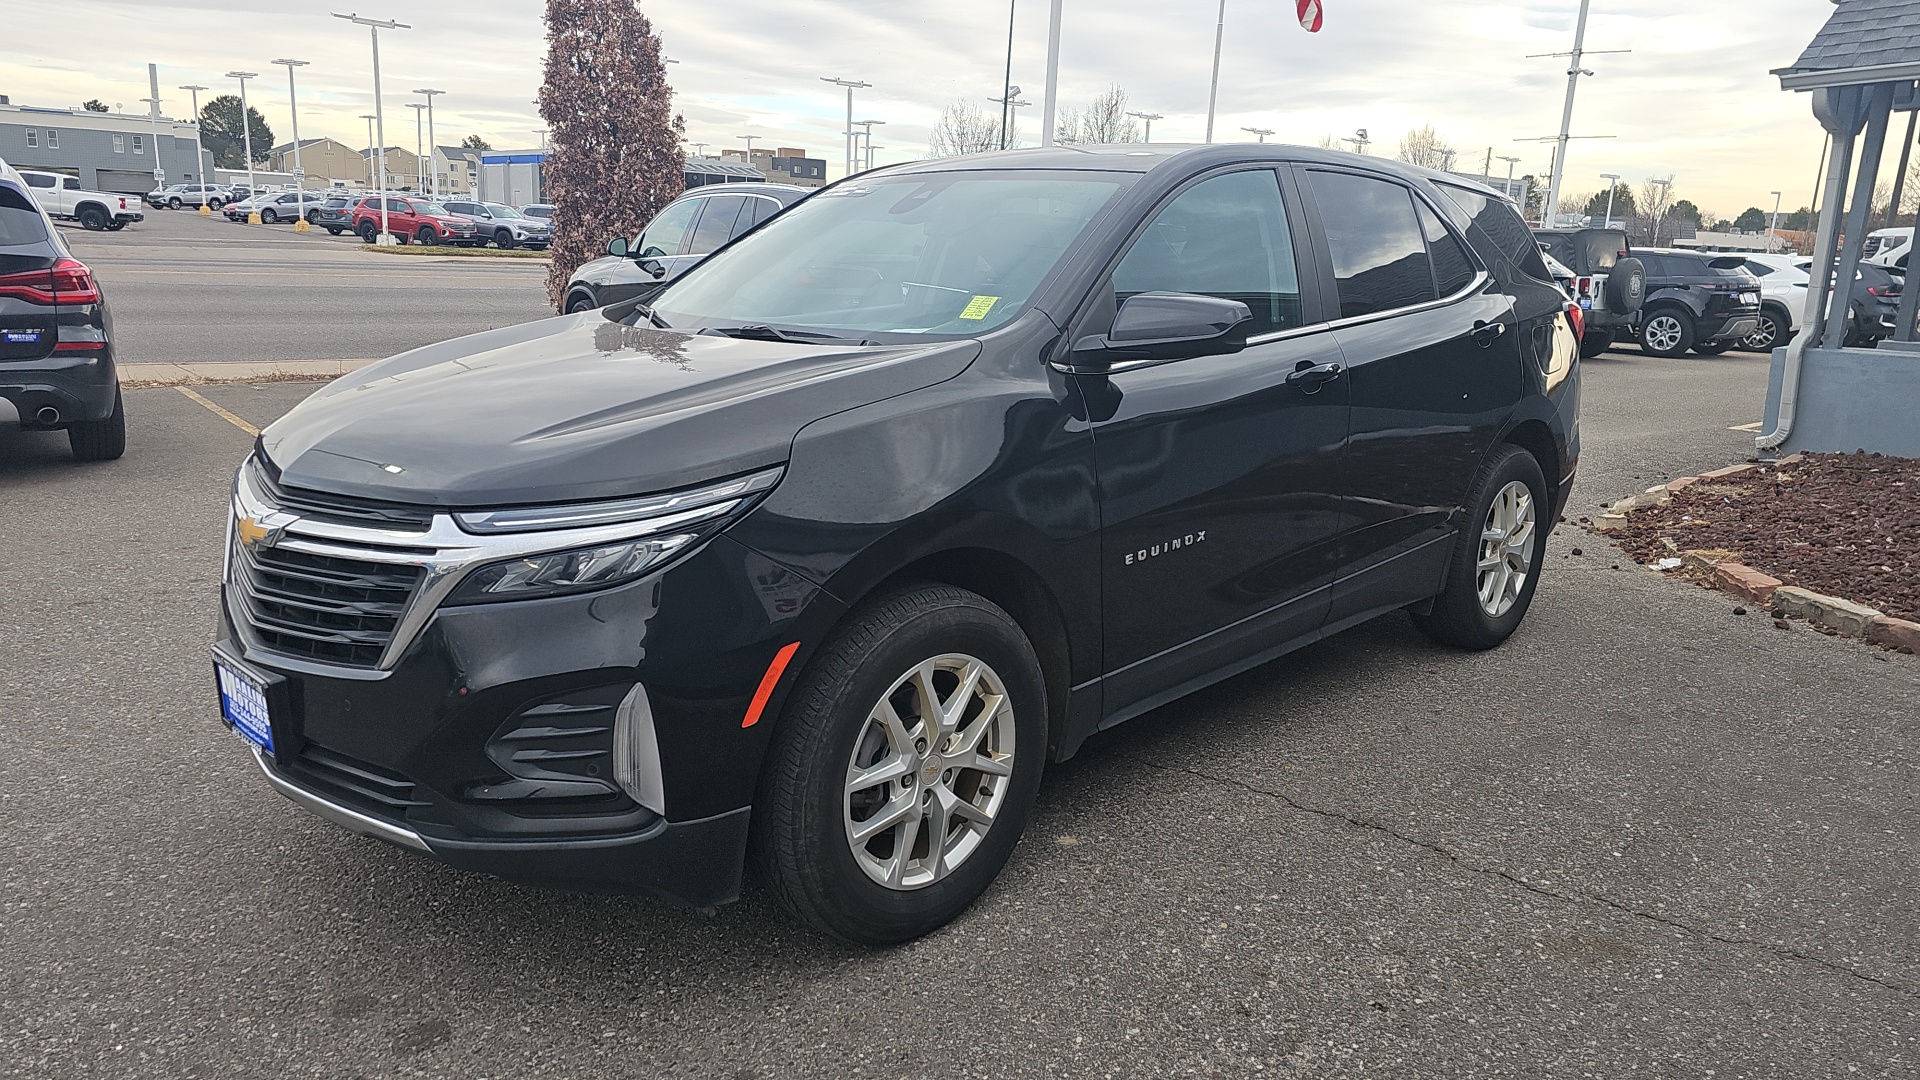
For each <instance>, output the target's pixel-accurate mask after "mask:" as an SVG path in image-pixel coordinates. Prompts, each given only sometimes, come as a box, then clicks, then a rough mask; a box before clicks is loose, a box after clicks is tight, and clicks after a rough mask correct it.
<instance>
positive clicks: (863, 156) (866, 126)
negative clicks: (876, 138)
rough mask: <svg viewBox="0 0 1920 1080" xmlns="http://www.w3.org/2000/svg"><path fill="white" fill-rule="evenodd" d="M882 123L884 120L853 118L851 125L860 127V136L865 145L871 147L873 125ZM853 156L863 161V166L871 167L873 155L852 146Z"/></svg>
mask: <svg viewBox="0 0 1920 1080" xmlns="http://www.w3.org/2000/svg"><path fill="white" fill-rule="evenodd" d="M884 123H886V121H885V120H855V121H854V122H853V126H854V127H857V128H859V129H860V136H861V138H863V139H865V140H866V145H867V146H869V147H871V146H872V145H873V126H874V125H875V124H884ZM854 158H855V160H857V161H860V162H862V163H864V167H865V168H869V169H871V168H873V164H872V160H873V155H872V154H871V153H867V152H864V151H862V150H861V149H860V148H859V147H858V146H856V147H855V148H854Z"/></svg>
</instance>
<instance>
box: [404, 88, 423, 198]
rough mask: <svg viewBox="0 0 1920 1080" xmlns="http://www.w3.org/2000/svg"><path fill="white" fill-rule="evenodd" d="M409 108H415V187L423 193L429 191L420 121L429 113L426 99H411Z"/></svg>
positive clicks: (408, 104)
mask: <svg viewBox="0 0 1920 1080" xmlns="http://www.w3.org/2000/svg"><path fill="white" fill-rule="evenodd" d="M407 108H409V109H412V110H413V188H414V190H415V191H418V192H419V193H421V194H422V195H424V194H426V193H427V170H426V165H425V163H424V162H425V159H423V158H422V157H421V156H420V122H421V118H422V117H424V116H426V115H427V105H426V102H424V101H409V102H407Z"/></svg>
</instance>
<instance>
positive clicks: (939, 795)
mask: <svg viewBox="0 0 1920 1080" xmlns="http://www.w3.org/2000/svg"><path fill="white" fill-rule="evenodd" d="M963 695H964V696H963ZM929 697H931V698H932V704H931V705H929V704H928V700H929ZM1046 710H1047V698H1046V684H1045V681H1044V679H1043V678H1042V676H1041V672H1040V663H1039V660H1038V659H1037V658H1036V657H1035V655H1034V651H1033V647H1032V645H1031V644H1030V643H1029V642H1028V641H1027V638H1026V635H1025V634H1024V633H1022V632H1021V630H1020V626H1019V624H1018V623H1016V622H1014V621H1013V619H1012V617H1011V616H1009V615H1008V614H1007V613H1006V612H1004V611H1002V610H1000V609H999V608H998V607H995V606H994V605H993V604H992V603H989V602H988V601H987V600H986V599H985V598H983V597H981V596H978V595H976V594H974V593H970V592H967V591H965V590H963V589H957V588H954V587H952V586H948V585H923V586H918V587H913V588H908V589H905V590H903V591H900V592H895V593H891V594H889V595H886V596H883V597H881V598H879V599H877V600H875V601H873V602H871V603H869V604H867V605H866V606H865V607H863V608H862V609H861V610H859V611H857V612H855V613H854V614H853V615H852V616H850V617H849V618H848V619H847V621H846V622H845V623H844V624H843V625H842V626H841V627H840V629H838V630H837V631H836V632H835V633H834V635H833V636H832V637H831V638H829V639H828V640H827V642H826V643H825V644H824V645H822V646H821V648H820V652H819V653H818V655H816V656H815V657H813V658H812V660H810V661H809V662H808V664H807V667H806V670H805V671H804V672H803V673H802V674H801V676H800V679H799V681H798V682H797V683H796V684H795V685H794V688H793V691H792V696H791V697H790V698H789V700H788V702H787V705H786V708H785V710H784V711H783V714H782V715H781V717H780V718H779V721H778V724H779V727H778V728H777V729H776V730H775V731H774V733H773V745H772V746H771V748H770V749H769V752H768V758H767V765H766V771H765V774H764V779H763V780H762V783H761V790H760V794H759V797H758V798H756V799H755V800H754V813H753V836H752V844H751V851H752V853H753V859H754V865H755V867H756V868H757V870H758V872H759V874H760V876H761V878H762V879H763V880H764V881H765V882H766V885H767V887H768V889H769V891H770V892H772V894H773V896H774V898H775V899H776V900H778V901H779V902H780V903H781V905H782V906H784V907H786V909H787V910H788V911H790V912H792V913H793V915H794V916H795V917H796V918H798V919H800V920H801V921H802V922H805V923H807V924H808V925H810V926H813V927H815V928H816V929H819V930H821V931H823V932H825V933H828V934H832V935H833V936H835V937H838V938H841V939H844V940H846V941H852V942H857V943H859V944H863V945H895V944H899V943H900V942H904V941H910V940H912V939H914V938H916V937H919V936H920V935H922V934H925V933H928V932H929V931H932V930H935V929H938V928H939V927H940V926H942V925H944V924H946V923H947V922H949V921H950V920H952V919H953V918H954V917H956V916H957V915H959V914H960V913H961V912H962V911H964V910H966V908H967V906H968V905H969V904H971V903H973V901H974V900H975V899H976V898H977V897H978V896H979V895H980V893H981V892H982V891H984V890H985V889H986V887H987V886H988V885H989V884H991V883H992V882H993V879H994V878H995V876H997V875H998V874H999V872H1000V868H1001V867H1002V866H1003V865H1005V863H1006V861H1007V857H1008V856H1009V855H1010V854H1011V853H1012V852H1013V847H1014V845H1015V844H1016V843H1017V842H1018V841H1019V839H1020V833H1021V832H1022V830H1024V829H1025V828H1026V824H1027V818H1028V816H1029V814H1030V813H1031V811H1032V808H1033V800H1034V795H1035V793H1036V792H1037V791H1038V790H1039V787H1040V774H1041V771H1042V769H1043V767H1044V759H1045V755H1046V749H1047V717H1046ZM1009 713H1010V715H1009ZM943 714H944V715H945V716H946V717H947V718H948V719H947V720H946V721H944V722H943V721H942V720H941V716H942V715H943ZM961 762H976V763H978V764H980V765H982V766H986V767H985V768H973V767H970V766H968V765H966V764H961ZM895 770H898V771H895ZM875 774H884V776H885V778H884V779H876V780H874V781H873V782H871V783H867V784H865V785H864V786H862V784H861V780H859V779H855V777H856V776H859V777H861V778H862V779H864V778H865V777H867V776H872V775H875ZM882 820H886V821H887V822H888V823H887V824H880V823H881V822H882ZM862 826H867V827H869V829H870V830H871V831H870V832H869V833H868V835H866V836H864V837H860V838H856V836H855V835H854V834H855V831H856V830H858V829H860V828H862ZM936 844H937V846H936Z"/></svg>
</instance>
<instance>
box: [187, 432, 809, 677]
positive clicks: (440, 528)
mask: <svg viewBox="0 0 1920 1080" xmlns="http://www.w3.org/2000/svg"><path fill="white" fill-rule="evenodd" d="M248 471H249V470H248V469H246V468H244V467H243V468H242V469H241V470H240V472H239V474H238V476H237V477H236V479H235V481H234V488H233V504H232V513H231V515H230V516H229V519H228V537H229V539H228V548H227V551H226V553H225V566H224V567H223V573H222V581H223V582H224V584H225V585H226V590H225V592H226V604H227V616H228V618H229V619H230V620H231V621H232V623H233V626H234V632H235V633H236V634H238V635H240V637H241V639H242V640H241V644H242V645H244V646H246V649H247V652H248V653H249V654H253V653H258V654H260V655H261V656H262V657H263V658H271V660H272V662H273V663H275V664H282V665H284V664H285V662H286V660H299V659H300V658H297V657H284V656H283V654H281V653H278V652H275V651H273V650H271V649H267V648H265V647H264V646H262V645H261V644H260V643H259V642H258V641H257V640H255V639H254V638H253V632H252V622H251V620H250V619H249V618H248V616H247V613H246V609H245V598H244V597H243V596H242V595H240V594H241V593H243V592H245V591H246V589H247V585H246V582H245V580H244V576H243V575H238V574H236V573H235V567H237V566H239V565H240V560H238V559H235V558H233V554H234V549H233V546H232V545H234V544H236V543H238V542H239V538H238V535H237V533H236V531H235V529H234V528H233V522H234V521H237V520H238V519H240V518H242V517H246V518H252V519H253V520H255V521H259V522H262V523H265V524H268V525H269V526H271V527H276V528H278V529H280V530H281V538H280V539H279V540H278V541H277V542H276V543H275V545H274V546H276V547H283V548H286V549H287V550H288V551H297V552H301V553H303V554H308V555H321V556H328V557H332V558H340V559H353V560H356V561H358V562H369V563H381V564H385V565H389V566H414V567H419V568H420V569H421V570H422V571H423V573H422V576H421V580H420V583H419V584H418V585H417V586H415V588H414V592H413V596H412V597H411V598H410V599H409V600H408V601H407V606H406V610H405V612H404V613H403V614H402V615H401V617H400V620H399V623H398V625H396V626H395V627H394V632H393V640H391V641H390V642H388V643H387V647H386V649H385V650H383V651H382V652H381V654H380V659H379V660H378V661H377V662H376V663H375V664H374V666H373V668H372V669H371V671H372V672H374V673H380V674H369V669H367V668H362V667H354V666H351V665H345V664H340V665H334V664H327V663H324V662H316V661H312V660H300V662H301V663H302V664H305V665H314V666H315V667H317V668H318V669H319V670H320V671H323V672H325V673H327V674H330V675H331V674H343V673H346V672H353V673H355V674H354V675H353V676H349V677H358V678H378V677H381V675H383V674H384V673H385V672H389V671H392V670H393V668H394V666H395V665H396V664H398V663H399V661H400V657H401V656H402V655H403V654H404V653H405V652H406V650H407V648H408V646H410V645H412V644H413V642H414V641H415V640H416V639H417V638H418V637H419V636H420V633H421V631H423V630H425V629H426V627H427V624H428V623H430V622H432V621H433V618H434V616H435V615H437V614H439V612H440V607H441V605H442V604H443V603H445V602H446V600H447V598H448V597H449V596H451V595H452V594H453V591H454V590H455V589H456V588H458V587H459V585H460V583H461V582H462V581H464V580H465V579H466V578H467V576H468V575H469V574H471V573H472V572H473V571H475V570H477V569H479V568H481V567H483V566H487V565H491V564H493V563H497V562H502V561H505V560H508V559H517V558H525V557H527V556H531V555H547V554H551V553H553V552H557V551H570V550H572V549H574V548H589V547H598V546H601V545H604V544H612V543H618V542H621V541H625V540H631V539H634V538H636V537H642V536H651V535H656V534H665V533H671V532H673V531H675V530H680V529H688V528H693V529H699V528H705V527H708V526H711V525H712V524H713V523H714V522H716V521H719V520H721V519H723V518H725V517H726V516H727V515H729V514H732V513H734V512H735V511H737V510H738V509H739V508H740V507H741V506H742V505H743V504H745V503H746V502H748V501H749V500H750V499H751V497H752V494H757V493H759V492H760V491H765V490H767V489H770V488H771V487H772V486H773V485H772V484H767V485H764V486H762V487H759V488H758V489H757V490H756V491H755V492H753V493H751V494H746V495H742V496H740V497H736V498H731V499H727V500H725V501H723V502H719V503H713V504H710V505H707V506H700V507H695V508H693V509H691V510H683V511H679V512H677V513H671V514H663V515H660V516H656V517H651V518H642V519H638V520H629V521H621V522H616V523H613V524H608V525H597V526H589V527H583V528H568V529H543V530H539V531H534V532H512V533H489V534H485V535H479V534H475V533H470V532H467V531H465V530H463V529H461V528H460V526H459V523H458V522H457V521H456V520H455V517H454V515H453V514H452V513H446V512H441V513H436V514H434V515H433V523H432V524H431V525H430V526H429V527H428V528H427V529H426V531H424V532H410V531H403V530H396V529H377V528H369V527H366V526H360V525H348V524H345V523H342V522H336V521H323V520H318V519H314V518H304V517H298V516H296V515H293V514H290V513H286V512H284V511H281V510H279V509H278V508H276V507H275V506H274V505H273V504H272V503H271V502H269V501H268V500H267V499H266V498H265V497H263V496H262V495H261V494H260V493H259V492H258V491H257V490H255V488H254V486H253V482H252V479H251V477H250V476H249V475H248ZM723 486H724V485H709V487H723ZM683 494H684V493H683ZM673 498H675V497H672V496H663V497H662V499H663V501H670V500H672V499H673ZM693 547H694V546H693V545H688V546H685V547H683V548H681V550H680V551H678V552H676V553H675V556H674V560H673V561H678V559H679V558H682V557H684V556H686V555H688V554H691V553H692V551H693ZM656 572H658V570H657V568H656V569H655V570H650V571H649V573H656Z"/></svg>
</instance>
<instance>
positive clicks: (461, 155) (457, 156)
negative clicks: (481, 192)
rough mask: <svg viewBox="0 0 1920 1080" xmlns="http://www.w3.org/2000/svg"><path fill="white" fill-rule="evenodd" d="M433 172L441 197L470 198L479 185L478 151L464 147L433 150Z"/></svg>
mask: <svg viewBox="0 0 1920 1080" xmlns="http://www.w3.org/2000/svg"><path fill="white" fill-rule="evenodd" d="M433 172H434V176H435V177H436V178H437V179H438V181H439V184H440V186H439V188H438V189H437V190H438V191H439V192H440V193H441V194H442V195H466V196H472V195H473V193H474V190H475V188H477V187H478V186H479V183H480V151H478V150H473V149H469V148H468V147H465V146H436V147H434V148H433Z"/></svg>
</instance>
